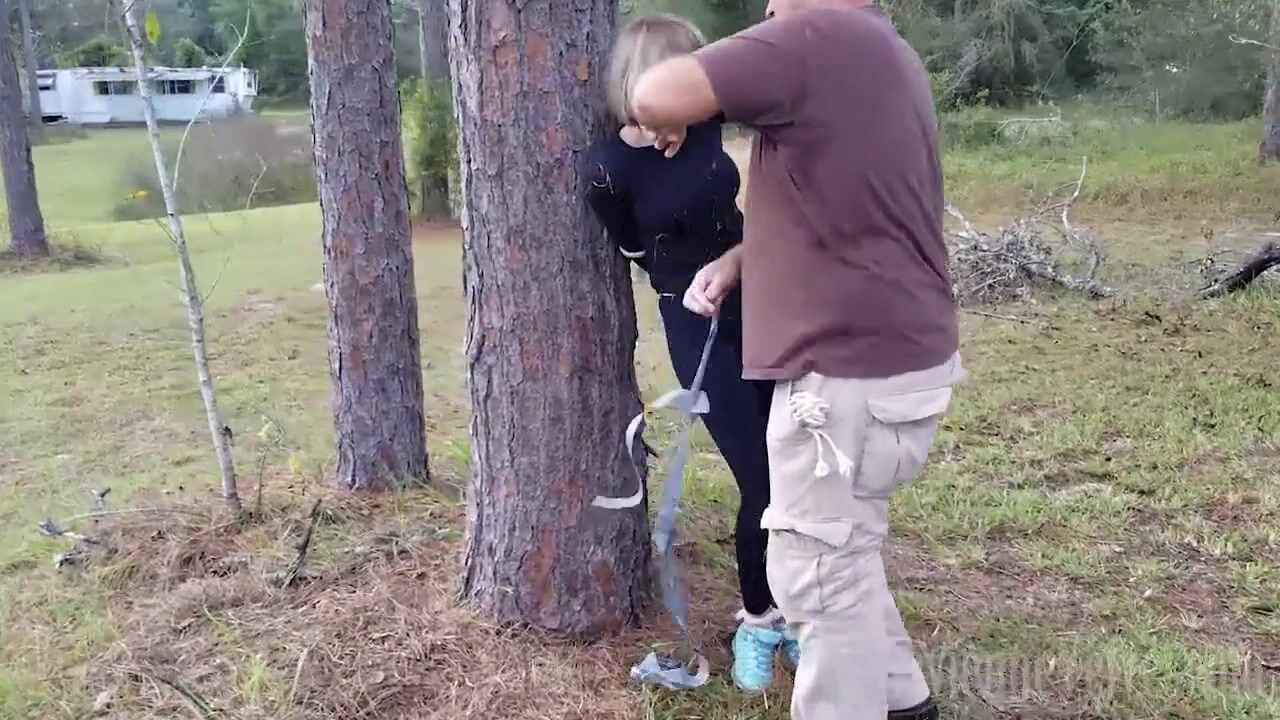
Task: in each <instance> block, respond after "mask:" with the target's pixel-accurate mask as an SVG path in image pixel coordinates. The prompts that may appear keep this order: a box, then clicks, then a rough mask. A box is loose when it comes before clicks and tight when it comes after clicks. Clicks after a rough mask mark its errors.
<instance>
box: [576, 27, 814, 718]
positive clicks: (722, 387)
mask: <svg viewBox="0 0 1280 720" xmlns="http://www.w3.org/2000/svg"><path fill="white" fill-rule="evenodd" d="M703 44H704V41H703V38H702V34H701V33H700V32H699V31H698V29H697V28H696V27H694V26H693V25H692V24H691V23H689V22H688V21H686V20H684V19H683V18H679V17H675V16H672V15H655V16H649V17H643V18H639V19H637V20H634V21H632V22H630V23H629V24H628V25H627V26H626V27H625V28H623V30H622V32H621V33H620V34H619V37H618V39H617V42H616V44H615V46H614V49H613V56H612V59H611V62H610V65H609V74H608V102H609V108H610V110H611V111H612V113H613V116H614V119H615V120H616V121H617V124H618V126H620V129H619V130H618V132H617V134H616V135H611V136H610V137H608V138H606V139H604V140H602V141H600V142H598V143H596V144H595V145H593V146H592V147H591V149H590V151H589V153H588V165H587V168H586V170H587V173H588V176H589V177H590V178H591V179H592V182H591V185H590V186H589V190H588V194H587V201H588V203H589V204H590V206H591V208H592V210H593V211H594V212H595V214H596V216H597V217H599V218H600V220H601V221H602V222H603V224H604V226H605V229H606V230H607V231H608V234H609V236H610V238H611V239H612V240H613V241H614V242H615V243H617V245H618V247H619V249H620V250H621V251H622V254H623V255H625V256H626V257H627V258H629V259H631V261H632V262H634V263H635V264H636V265H638V266H639V267H640V268H641V269H643V270H644V271H645V272H646V273H647V275H648V277H649V283H650V284H651V285H652V286H653V289H654V290H655V291H656V292H657V294H658V309H659V312H660V314H661V316H662V324H663V330H664V332H665V334H666V337H667V348H668V351H669V353H670V356H671V364H672V366H673V367H674V369H675V371H676V375H677V376H678V377H679V379H680V383H681V384H682V385H683V386H684V387H689V386H690V385H691V384H692V382H693V377H694V374H695V373H696V371H697V367H698V363H699V360H700V358H701V355H702V350H703V345H704V343H705V341H706V338H707V334H708V331H709V329H710V320H709V319H707V318H705V317H702V316H700V315H698V314H696V313H693V312H691V311H690V310H688V309H686V308H685V307H684V305H683V304H682V298H683V296H684V293H685V290H686V289H687V288H688V287H689V284H690V282H691V281H692V280H693V276H694V275H695V274H696V273H697V271H698V270H699V269H700V268H701V267H702V266H703V265H705V264H707V263H709V262H710V261H712V260H714V259H716V258H718V257H720V256H721V255H722V254H724V252H725V251H727V250H729V249H730V248H732V247H733V246H735V245H737V244H738V243H740V242H741V241H742V213H741V212H740V211H739V210H738V205H737V195H738V189H739V185H740V178H739V176H738V169H737V166H736V165H735V164H734V162H733V160H732V159H731V158H730V157H729V156H728V155H727V154H726V153H725V151H724V147H723V143H722V135H721V122H720V121H719V120H712V121H708V122H705V123H702V124H701V125H695V126H693V127H691V128H689V130H688V133H687V135H686V137H685V140H684V143H683V144H682V145H681V146H680V152H679V154H675V153H667V154H664V153H663V152H662V151H660V150H656V149H654V142H655V138H654V137H652V136H651V135H648V134H647V133H646V132H645V131H644V130H642V129H641V128H640V127H639V126H638V125H636V124H635V123H634V122H632V120H631V118H630V116H629V113H628V110H627V108H628V107H630V98H631V92H632V89H633V87H634V85H635V82H636V80H637V79H638V78H639V76H640V75H641V74H642V73H643V72H644V71H645V70H647V69H649V68H650V67H652V66H654V65H656V64H658V63H660V62H662V61H663V60H666V59H668V58H671V57H675V56H680V55H687V54H689V53H692V52H693V51H694V50H697V49H698V48H700V47H702V45H703ZM667 155H670V157H668V156H667ZM719 318H720V327H719V331H718V333H717V336H716V339H715V341H714V344H713V346H712V349H711V354H710V360H709V363H708V365H707V369H706V374H705V377H704V381H703V390H704V391H705V392H706V393H707V399H708V400H709V402H710V411H709V412H708V413H707V414H706V415H703V416H702V420H703V422H704V423H705V424H706V426H707V430H708V431H709V432H710V433H711V437H712V439H713V440H714V441H715V443H716V446H717V447H718V448H719V450H720V454H721V455H722V456H724V459H725V462H726V463H727V464H728V465H729V469H730V471H732V473H733V476H734V479H735V480H736V482H737V484H738V490H739V493H740V496H741V502H740V504H739V508H738V518H737V526H736V538H735V545H736V554H737V561H738V581H739V586H740V588H741V593H742V604H743V609H742V611H741V612H740V613H739V614H738V617H739V620H740V623H739V625H738V629H737V632H736V633H735V635H734V640H733V654H734V661H733V677H734V681H735V682H736V683H737V684H738V686H739V687H741V688H742V689H744V690H747V691H750V692H761V691H763V690H765V689H767V688H768V687H769V684H770V682H771V681H772V678H773V660H774V657H775V655H776V654H777V650H778V649H779V648H782V649H783V650H784V652H785V654H786V655H787V656H788V659H789V660H790V661H791V662H792V663H795V662H798V652H799V646H798V644H797V643H796V642H795V639H794V637H793V636H792V635H791V634H790V632H789V631H788V630H787V626H786V623H785V621H784V620H783V618H782V617H781V615H780V614H779V613H778V610H777V608H776V606H775V604H774V600H773V595H772V593H771V592H770V591H769V583H768V580H767V579H766V576H765V546H766V544H767V542H768V533H767V532H766V531H765V530H763V529H761V527H760V519H761V515H762V514H763V513H764V510H765V508H766V507H767V506H768V505H769V453H768V449H767V446H766V442H765V429H766V426H767V424H768V416H769V405H770V401H771V398H772V393H773V387H772V383H767V382H755V381H748V380H744V379H743V378H742V306H741V301H740V298H739V296H738V295H737V294H736V293H735V294H734V295H733V296H731V297H730V298H728V299H727V300H726V301H725V302H724V303H723V305H722V306H721V310H720V313H719Z"/></svg>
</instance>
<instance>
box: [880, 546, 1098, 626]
mask: <svg viewBox="0 0 1280 720" xmlns="http://www.w3.org/2000/svg"><path fill="white" fill-rule="evenodd" d="M884 557H885V565H886V567H887V569H888V572H889V575H890V577H892V578H894V580H893V581H892V582H893V586H894V587H895V588H896V589H902V590H909V591H911V592H912V593H915V594H917V595H921V596H923V597H926V598H930V599H933V600H937V601H938V602H937V603H936V604H937V605H939V606H944V607H947V608H948V612H947V616H948V617H947V623H946V624H948V625H950V626H951V628H950V629H952V630H955V631H959V632H962V633H964V634H972V633H974V632H976V631H977V630H978V628H979V627H980V626H981V625H982V623H983V622H984V621H985V620H987V619H989V618H991V617H993V616H998V617H1003V618H1017V619H1022V620H1026V621H1028V622H1034V623H1036V624H1039V625H1044V626H1046V627H1049V628H1052V629H1072V628H1080V627H1082V626H1083V624H1085V623H1087V621H1088V620H1089V619H1090V618H1094V617H1096V615H1095V614H1093V613H1091V612H1090V605H1091V604H1092V601H1093V600H1094V595H1093V594H1092V593H1091V592H1089V591H1088V589H1087V588H1085V587H1084V586H1081V585H1078V584H1075V583H1071V582H1068V581H1066V580H1064V579H1061V578H1057V577H1053V576H1051V575H1047V574H1045V573H1041V572H1037V571H1034V570H1031V569H1030V568H1026V567H1024V566H1021V565H1019V564H1018V563H1017V562H1014V561H1012V560H1011V559H1009V558H1006V557H1002V556H999V555H996V556H992V557H991V558H989V559H988V561H987V562H986V563H984V564H982V565H979V566H972V567H967V566H966V567H960V566H952V565H946V564H944V563H941V562H939V561H938V560H936V559H934V558H933V557H931V556H929V555H928V553H927V552H925V551H924V550H923V549H921V548H918V547H915V546H913V545H912V544H911V543H909V542H904V541H901V540H899V541H896V542H893V543H890V544H889V545H888V546H886V548H885V552H884ZM929 630H930V631H932V630H936V628H931V629H929ZM930 634H932V632H930Z"/></svg>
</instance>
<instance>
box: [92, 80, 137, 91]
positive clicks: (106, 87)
mask: <svg viewBox="0 0 1280 720" xmlns="http://www.w3.org/2000/svg"><path fill="white" fill-rule="evenodd" d="M136 86H137V83H135V82H134V81H133V80H96V81H94V83H93V92H94V94H95V95H132V94H134V89H135V88H136Z"/></svg>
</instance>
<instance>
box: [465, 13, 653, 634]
mask: <svg viewBox="0 0 1280 720" xmlns="http://www.w3.org/2000/svg"><path fill="white" fill-rule="evenodd" d="M617 9H618V8H617V0H581V1H580V2H574V3H567V2H559V1H557V0H452V1H451V5H450V10H451V18H450V22H451V24H452V27H451V33H450V37H451V40H452V42H454V43H455V45H454V46H453V48H452V52H451V57H452V59H453V63H454V66H453V69H454V73H453V75H454V99H455V106H456V108H457V113H458V127H459V133H460V152H461V161H460V165H461V177H462V192H463V197H464V198H465V204H464V211H463V227H464V228H465V238H464V242H463V249H464V258H465V260H464V275H465V287H466V298H467V304H468V330H467V340H466V355H467V364H468V379H469V391H470V395H471V408H472V420H471V457H472V465H471V470H472V475H471V485H470V492H469V495H468V498H469V499H468V510H469V512H468V522H467V539H466V551H465V573H464V577H463V586H462V595H463V599H464V600H465V601H466V602H467V603H469V604H470V605H472V606H473V607H476V608H478V609H479V610H480V611H482V612H484V613H485V614H487V615H489V616H491V617H493V618H495V619H496V620H497V621H499V622H501V623H513V624H529V625H535V626H539V627H542V628H547V629H550V630H553V631H556V632H560V633H565V634H568V635H571V636H576V637H585V638H592V637H597V636H600V635H603V634H607V633H612V632H616V631H618V630H619V629H621V628H623V627H624V626H627V625H629V624H632V623H634V622H636V621H637V619H638V618H639V614H640V612H641V609H642V606H643V604H644V602H645V600H646V599H647V598H648V592H649V582H648V572H647V570H648V558H649V549H648V525H647V521H646V516H645V513H644V512H643V510H642V509H640V508H637V509H635V510H633V511H607V510H600V509H598V508H592V507H590V502H591V500H592V499H593V498H594V497H595V496H596V495H597V494H602V493H603V494H612V495H623V494H629V493H630V492H632V490H633V488H634V483H635V479H634V478H635V475H634V473H635V470H634V467H635V465H634V463H635V462H636V461H637V458H632V457H630V456H629V455H628V453H627V452H626V450H625V449H624V447H623V435H624V431H625V428H626V426H627V423H628V421H629V420H630V418H631V417H633V416H634V414H635V413H636V412H638V411H639V408H640V404H639V394H638V391H637V389H636V377H635V368H634V348H635V342H636V324H635V308H634V305H633V299H632V294H631V288H630V285H629V282H628V276H627V271H626V268H625V266H624V264H623V262H622V261H621V260H620V258H619V256H618V254H617V252H616V251H613V250H612V249H611V248H610V247H609V246H608V244H607V243H604V242H601V240H600V238H601V237H602V234H601V230H600V227H599V226H598V225H597V224H596V222H595V221H594V220H593V219H592V218H591V216H590V214H589V212H588V209H587V206H586V204H585V203H584V202H583V201H582V198H583V195H584V192H585V190H586V187H585V183H586V180H585V178H584V176H583V175H582V173H581V171H580V168H579V165H580V164H581V163H580V158H581V152H582V150H583V148H584V147H585V146H586V145H587V144H588V143H589V142H590V141H591V140H592V139H593V138H596V137H599V136H601V135H602V133H603V117H604V116H603V113H602V112H600V102H599V98H600V97H601V88H600V82H599V80H600V76H601V75H602V69H603V67H604V58H605V54H606V52H607V50H608V46H609V43H610V42H611V40H612V38H613V34H614V23H615V17H616V14H617Z"/></svg>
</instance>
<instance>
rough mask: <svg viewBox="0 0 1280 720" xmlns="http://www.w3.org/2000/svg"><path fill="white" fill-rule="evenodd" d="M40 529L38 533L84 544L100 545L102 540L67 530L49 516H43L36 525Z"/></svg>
mask: <svg viewBox="0 0 1280 720" xmlns="http://www.w3.org/2000/svg"><path fill="white" fill-rule="evenodd" d="M36 527H37V529H39V530H40V534H42V535H45V536H47V537H64V538H68V539H70V540H75V541H76V542H82V543H84V544H86V545H101V544H102V541H101V540H98V539H97V538H94V537H90V536H88V535H83V534H81V533H78V532H76V531H74V530H69V529H67V528H64V527H62V526H61V525H59V524H58V523H55V522H54V521H53V520H52V519H50V518H45V519H44V521H43V522H41V523H40V524H39V525H37V526H36Z"/></svg>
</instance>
